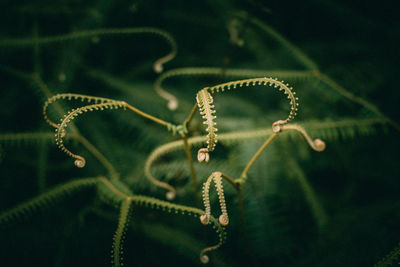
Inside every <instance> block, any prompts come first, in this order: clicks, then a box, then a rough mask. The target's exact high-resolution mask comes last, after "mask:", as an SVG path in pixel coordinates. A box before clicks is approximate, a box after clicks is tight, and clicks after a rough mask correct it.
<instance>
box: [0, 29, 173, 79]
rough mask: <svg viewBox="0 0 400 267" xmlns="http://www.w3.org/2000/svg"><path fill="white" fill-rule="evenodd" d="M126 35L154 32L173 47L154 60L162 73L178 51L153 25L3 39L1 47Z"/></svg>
mask: <svg viewBox="0 0 400 267" xmlns="http://www.w3.org/2000/svg"><path fill="white" fill-rule="evenodd" d="M124 34H125V35H126V34H154V35H156V36H158V37H161V38H162V39H164V40H165V41H167V43H168V44H169V46H170V47H171V51H170V52H169V53H168V54H167V55H165V56H163V57H161V58H159V59H158V60H157V61H155V62H154V65H153V69H154V71H155V72H157V73H160V72H162V71H163V64H165V63H167V62H168V61H170V60H172V59H173V58H174V57H175V55H176V52H177V45H176V42H175V39H174V38H173V37H172V36H171V34H169V33H168V32H166V31H164V30H161V29H157V28H152V27H137V28H111V29H96V30H87V31H77V32H71V33H67V34H61V35H54V36H48V37H40V38H21V39H12V38H11V39H3V40H1V41H0V47H6V46H33V45H47V44H51V43H58V42H65V41H71V40H74V39H81V38H91V37H98V36H102V35H106V36H107V35H124Z"/></svg>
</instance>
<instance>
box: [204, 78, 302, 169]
mask: <svg viewBox="0 0 400 267" xmlns="http://www.w3.org/2000/svg"><path fill="white" fill-rule="evenodd" d="M256 85H267V86H273V87H274V88H278V89H279V91H282V90H283V92H284V94H285V95H287V98H288V99H289V100H290V111H289V115H288V117H287V118H286V119H284V120H278V121H276V122H274V123H273V124H272V130H273V131H274V132H279V131H280V130H281V127H282V125H284V124H286V123H288V122H289V121H290V120H292V119H293V118H294V117H295V116H296V115H297V110H298V108H297V107H298V105H299V104H298V103H297V100H298V97H295V94H296V92H293V91H292V90H293V88H291V87H289V84H285V83H284V82H283V81H282V82H280V81H278V80H277V79H272V78H254V79H246V80H239V81H233V82H227V83H222V84H218V85H215V86H212V87H206V88H204V89H202V90H200V91H199V92H198V93H197V96H196V100H197V104H198V107H199V111H200V115H201V116H202V118H203V119H204V122H203V123H204V124H206V125H207V128H206V131H207V132H208V135H207V148H202V149H200V150H199V151H198V154H197V155H198V156H197V159H198V161H199V162H201V161H203V160H205V161H206V162H208V160H209V154H208V153H209V152H210V151H213V150H214V148H215V145H216V143H217V142H218V139H217V135H216V134H215V132H216V131H217V128H216V127H215V126H216V125H217V123H216V122H215V121H214V120H215V119H216V116H215V115H214V114H215V110H213V108H214V105H213V98H212V96H211V94H213V93H216V92H220V91H222V92H223V91H225V90H230V89H235V88H237V87H243V86H245V87H248V86H256Z"/></svg>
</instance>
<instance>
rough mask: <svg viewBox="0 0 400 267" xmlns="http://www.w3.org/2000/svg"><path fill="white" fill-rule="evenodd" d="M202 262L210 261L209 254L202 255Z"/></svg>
mask: <svg viewBox="0 0 400 267" xmlns="http://www.w3.org/2000/svg"><path fill="white" fill-rule="evenodd" d="M200 261H201V263H204V264H207V263H209V262H210V258H209V257H208V256H207V255H200Z"/></svg>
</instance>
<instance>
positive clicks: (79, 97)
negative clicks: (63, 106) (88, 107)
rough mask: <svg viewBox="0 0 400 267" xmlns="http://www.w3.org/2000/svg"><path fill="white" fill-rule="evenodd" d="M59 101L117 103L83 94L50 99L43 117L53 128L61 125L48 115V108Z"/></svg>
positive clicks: (58, 95) (44, 109) (59, 95)
mask: <svg viewBox="0 0 400 267" xmlns="http://www.w3.org/2000/svg"><path fill="white" fill-rule="evenodd" d="M58 100H68V101H71V100H80V101H81V102H87V103H91V102H94V103H95V104H101V103H111V102H115V100H113V99H109V98H104V97H96V96H89V95H81V94H71V93H66V94H56V95H54V96H52V97H50V98H48V99H47V100H46V102H45V103H44V105H43V117H44V119H45V120H46V122H47V123H48V124H50V125H51V126H53V127H54V128H59V127H60V125H59V124H57V123H55V122H53V121H51V120H50V118H49V116H48V115H47V108H48V107H49V105H50V104H53V103H55V102H56V101H58Z"/></svg>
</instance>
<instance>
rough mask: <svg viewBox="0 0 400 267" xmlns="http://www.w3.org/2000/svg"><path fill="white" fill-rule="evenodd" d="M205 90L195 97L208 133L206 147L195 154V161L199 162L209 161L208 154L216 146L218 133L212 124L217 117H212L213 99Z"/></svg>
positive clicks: (213, 111)
mask: <svg viewBox="0 0 400 267" xmlns="http://www.w3.org/2000/svg"><path fill="white" fill-rule="evenodd" d="M207 89H208V88H204V89H202V90H200V91H199V92H198V93H197V95H196V100H197V105H198V107H199V111H200V115H201V116H202V118H203V119H204V121H203V124H206V125H207V128H206V132H207V133H208V134H207V147H206V148H201V149H199V151H198V153H197V160H198V161H199V162H202V161H205V162H208V161H209V159H210V155H209V154H208V153H209V152H210V151H213V150H214V148H215V145H216V144H217V135H216V134H215V133H216V132H217V131H218V129H217V128H216V127H215V126H216V125H217V123H216V122H214V120H215V119H216V118H217V117H216V116H215V115H214V114H215V110H214V109H213V108H214V105H213V98H212V96H211V94H210V93H209V92H208V90H207Z"/></svg>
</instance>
